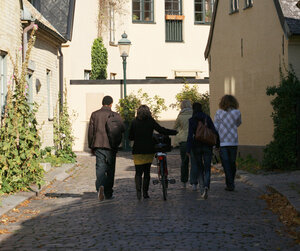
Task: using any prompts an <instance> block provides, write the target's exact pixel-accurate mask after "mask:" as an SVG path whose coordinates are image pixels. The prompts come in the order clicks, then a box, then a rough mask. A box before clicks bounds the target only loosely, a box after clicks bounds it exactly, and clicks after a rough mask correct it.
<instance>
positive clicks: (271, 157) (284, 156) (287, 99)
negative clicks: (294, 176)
mask: <svg viewBox="0 0 300 251" xmlns="http://www.w3.org/2000/svg"><path fill="white" fill-rule="evenodd" d="M291 68H292V67H291ZM280 73H281V74H280V75H281V81H280V84H279V86H272V87H268V88H267V91H266V93H267V95H268V96H275V98H274V99H273V100H272V101H271V104H272V106H273V110H274V111H273V113H272V115H271V116H272V119H273V123H274V133H273V140H272V141H271V142H270V144H268V145H267V146H266V148H265V150H264V159H263V166H264V167H265V168H267V169H272V170H273V169H296V168H297V167H296V163H297V125H299V123H300V120H299V117H298V118H297V115H296V111H297V100H299V99H300V82H299V79H298V78H297V77H296V75H295V73H294V71H293V70H287V75H286V76H283V74H282V71H281V69H280ZM298 105H299V104H298ZM298 109H300V107H298ZM298 147H299V146H298Z"/></svg>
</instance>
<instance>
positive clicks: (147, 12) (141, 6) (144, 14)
mask: <svg viewBox="0 0 300 251" xmlns="http://www.w3.org/2000/svg"><path fill="white" fill-rule="evenodd" d="M153 1H154V0H132V21H133V22H154V8H153Z"/></svg>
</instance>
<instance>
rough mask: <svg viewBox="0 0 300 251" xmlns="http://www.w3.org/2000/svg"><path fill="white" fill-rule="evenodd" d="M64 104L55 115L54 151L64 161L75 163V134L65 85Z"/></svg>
mask: <svg viewBox="0 0 300 251" xmlns="http://www.w3.org/2000/svg"><path fill="white" fill-rule="evenodd" d="M63 95H64V104H63V108H62V110H61V112H60V113H59V116H57V114H56V116H55V117H54V122H53V129H54V136H53V140H54V151H55V156H56V157H57V158H60V160H61V161H62V162H63V163H74V162H75V161H76V154H75V153H74V152H73V150H72V147H73V144H74V136H73V132H72V123H71V119H70V115H69V112H68V109H69V107H68V101H67V88H66V86H65V91H64V93H63Z"/></svg>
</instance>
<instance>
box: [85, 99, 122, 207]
mask: <svg viewBox="0 0 300 251" xmlns="http://www.w3.org/2000/svg"><path fill="white" fill-rule="evenodd" d="M112 103H113V99H112V97H111V96H105V97H104V98H103V100H102V105H103V106H102V107H101V109H99V110H97V111H95V112H93V113H92V115H91V118H90V123H89V130H88V144H89V148H90V149H92V151H93V152H94V154H95V155H96V176H97V178H96V190H97V192H98V199H99V200H100V201H102V200H104V197H105V199H112V198H113V185H114V178H115V165H116V150H114V149H112V148H111V146H110V144H109V139H108V136H107V132H106V127H105V125H106V122H107V120H108V117H109V116H110V115H111V114H112V113H113V116H114V117H115V118H117V119H119V120H120V121H121V123H122V125H123V128H122V132H124V129H125V126H124V124H123V122H122V118H121V116H120V115H119V114H118V113H116V112H112V110H111V107H112Z"/></svg>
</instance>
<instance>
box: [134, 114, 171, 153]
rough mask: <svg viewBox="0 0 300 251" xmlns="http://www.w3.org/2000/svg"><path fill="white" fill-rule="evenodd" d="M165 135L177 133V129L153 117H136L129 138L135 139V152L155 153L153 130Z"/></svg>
mask: <svg viewBox="0 0 300 251" xmlns="http://www.w3.org/2000/svg"><path fill="white" fill-rule="evenodd" d="M154 130H155V131H157V132H159V133H161V134H164V135H176V134H177V131H176V130H171V129H167V128H164V127H162V126H160V125H159V124H158V123H157V122H156V121H155V120H154V119H153V118H148V119H145V120H139V119H136V118H135V119H134V120H133V121H132V123H131V126H130V129H129V140H133V141H134V143H133V148H132V153H133V154H147V153H155V149H154V140H153V131H154Z"/></svg>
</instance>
